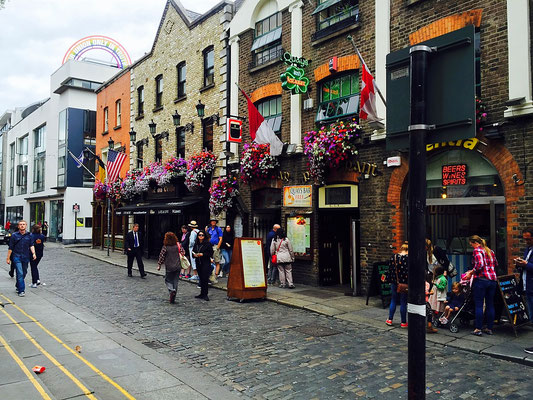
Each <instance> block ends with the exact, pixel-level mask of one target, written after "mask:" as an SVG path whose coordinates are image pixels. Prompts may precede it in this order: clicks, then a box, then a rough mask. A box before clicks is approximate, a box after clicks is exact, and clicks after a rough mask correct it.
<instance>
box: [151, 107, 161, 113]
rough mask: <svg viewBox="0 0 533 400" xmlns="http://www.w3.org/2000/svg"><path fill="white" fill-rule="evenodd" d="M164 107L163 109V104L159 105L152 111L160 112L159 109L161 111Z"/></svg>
mask: <svg viewBox="0 0 533 400" xmlns="http://www.w3.org/2000/svg"><path fill="white" fill-rule="evenodd" d="M162 109H163V106H157V107H156V108H154V109H153V110H152V112H158V111H161V110H162Z"/></svg>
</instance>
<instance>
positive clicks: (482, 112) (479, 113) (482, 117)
mask: <svg viewBox="0 0 533 400" xmlns="http://www.w3.org/2000/svg"><path fill="white" fill-rule="evenodd" d="M485 122H487V112H486V107H485V103H483V101H481V99H480V98H479V97H477V96H476V129H477V131H478V132H480V133H481V132H483V125H484V124H485Z"/></svg>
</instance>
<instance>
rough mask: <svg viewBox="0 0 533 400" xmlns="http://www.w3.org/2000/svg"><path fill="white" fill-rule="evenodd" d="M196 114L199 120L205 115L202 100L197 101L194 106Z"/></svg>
mask: <svg viewBox="0 0 533 400" xmlns="http://www.w3.org/2000/svg"><path fill="white" fill-rule="evenodd" d="M196 112H197V113H198V116H199V117H200V119H201V118H203V117H204V115H205V104H202V100H198V104H196Z"/></svg>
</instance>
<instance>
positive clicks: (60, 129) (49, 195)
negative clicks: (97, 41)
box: [3, 60, 117, 244]
mask: <svg viewBox="0 0 533 400" xmlns="http://www.w3.org/2000/svg"><path fill="white" fill-rule="evenodd" d="M116 73H117V68H115V67H111V66H108V65H102V64H99V63H93V62H86V61H77V60H69V61H68V62H66V63H65V64H63V65H62V66H61V67H60V68H59V69H58V70H57V71H56V72H54V73H53V74H52V76H51V79H50V83H51V84H50V97H49V98H48V99H46V100H43V101H39V102H37V103H34V104H32V105H30V106H28V107H26V108H25V109H23V111H22V113H20V114H19V116H18V118H17V119H13V120H11V129H9V130H7V140H6V141H5V142H4V145H5V147H6V149H5V152H4V153H5V155H6V156H5V158H4V159H3V163H4V166H3V170H4V171H5V175H6V177H5V220H6V221H10V222H11V224H14V223H16V222H17V221H18V220H20V219H22V218H23V219H25V220H27V221H28V224H30V225H32V224H35V223H41V224H42V223H44V222H45V221H46V222H48V225H49V230H48V237H49V238H50V240H62V241H63V242H65V243H67V244H68V243H71V242H73V241H74V240H77V241H81V242H84V241H87V242H89V241H90V240H91V227H92V206H91V201H92V197H93V196H92V187H93V185H94V178H93V177H92V176H91V174H89V173H88V172H87V170H85V169H84V168H78V167H77V165H76V162H75V161H74V159H73V158H72V157H71V156H70V155H69V151H70V152H72V153H73V154H75V155H76V157H78V156H80V154H81V153H82V151H83V149H84V148H85V147H89V148H91V147H92V148H94V144H95V134H96V94H95V90H96V89H97V88H98V87H99V86H100V84H101V83H102V82H104V81H106V80H107V79H109V78H110V77H111V76H113V75H114V74H116ZM85 165H86V166H87V167H88V168H89V169H90V170H91V171H94V160H92V161H90V162H88V161H86V162H85ZM75 206H76V208H77V209H78V210H79V212H77V213H74V211H73V208H74V207H75Z"/></svg>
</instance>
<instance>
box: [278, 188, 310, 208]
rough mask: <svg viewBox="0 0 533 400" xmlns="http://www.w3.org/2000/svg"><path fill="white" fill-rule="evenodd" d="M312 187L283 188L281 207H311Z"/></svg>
mask: <svg viewBox="0 0 533 400" xmlns="http://www.w3.org/2000/svg"><path fill="white" fill-rule="evenodd" d="M312 195H313V186H311V185H302V186H285V187H284V188H283V205H284V206H285V207H312V206H313V196H312Z"/></svg>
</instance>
